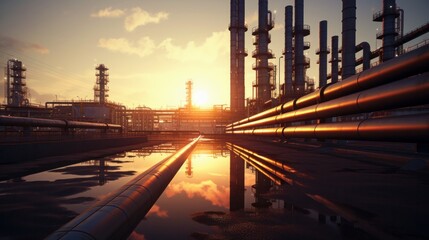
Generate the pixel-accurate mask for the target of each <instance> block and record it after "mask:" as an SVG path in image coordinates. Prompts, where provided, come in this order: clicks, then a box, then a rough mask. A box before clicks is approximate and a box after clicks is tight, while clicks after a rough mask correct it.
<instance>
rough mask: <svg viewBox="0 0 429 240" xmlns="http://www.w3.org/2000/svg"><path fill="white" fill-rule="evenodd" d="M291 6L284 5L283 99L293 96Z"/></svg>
mask: <svg viewBox="0 0 429 240" xmlns="http://www.w3.org/2000/svg"><path fill="white" fill-rule="evenodd" d="M292 21H293V7H292V6H286V8H285V53H284V54H285V68H284V69H285V84H284V89H283V92H284V95H285V99H286V100H288V99H293V98H294V91H293V90H294V88H293V85H292V73H293V68H292V64H293V52H292V51H293V49H292V39H293V31H292V29H293V27H292V24H293V22H292Z"/></svg>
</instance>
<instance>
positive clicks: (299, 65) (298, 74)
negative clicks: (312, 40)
mask: <svg viewBox="0 0 429 240" xmlns="http://www.w3.org/2000/svg"><path fill="white" fill-rule="evenodd" d="M303 31H304V0H295V49H294V52H295V94H296V96H295V97H300V96H302V95H304V92H305V89H304V87H305V76H304V75H305V69H304V67H305V59H304V33H303Z"/></svg>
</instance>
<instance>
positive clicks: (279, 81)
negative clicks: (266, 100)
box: [278, 55, 283, 100]
mask: <svg viewBox="0 0 429 240" xmlns="http://www.w3.org/2000/svg"><path fill="white" fill-rule="evenodd" d="M282 58H283V55H282V56H280V57H279V65H278V66H279V88H278V89H279V95H278V96H279V100H280V74H281V71H280V59H282Z"/></svg>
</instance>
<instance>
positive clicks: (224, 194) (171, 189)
mask: <svg viewBox="0 0 429 240" xmlns="http://www.w3.org/2000/svg"><path fill="white" fill-rule="evenodd" d="M182 192H183V193H186V196H187V197H188V198H190V199H192V198H194V197H201V198H204V199H206V200H208V201H210V203H211V204H212V205H214V206H220V207H224V208H228V206H229V200H228V195H229V194H228V192H229V188H227V187H224V186H218V185H217V184H216V183H214V182H213V181H212V180H205V181H202V182H199V183H190V182H184V181H182V182H179V183H171V184H170V185H169V186H168V187H167V189H166V190H165V194H166V196H167V197H168V198H171V197H173V196H175V195H176V194H180V193H182Z"/></svg>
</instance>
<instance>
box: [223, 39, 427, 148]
mask: <svg viewBox="0 0 429 240" xmlns="http://www.w3.org/2000/svg"><path fill="white" fill-rule="evenodd" d="M428 60H429V46H425V47H422V48H419V49H417V50H415V51H412V52H409V53H407V54H404V55H402V56H400V57H397V58H394V59H391V60H389V61H387V62H384V63H382V64H380V65H379V66H376V67H374V68H371V69H369V70H366V71H363V72H361V73H360V74H356V75H353V76H350V77H349V78H347V79H345V80H343V81H341V82H338V83H334V84H331V85H328V86H326V87H324V88H321V89H320V90H318V91H316V92H314V93H311V94H308V95H306V96H303V97H300V98H296V99H294V100H292V101H289V102H286V103H284V104H282V105H279V106H277V107H275V108H272V109H269V110H267V111H264V112H261V113H259V114H256V115H254V116H251V117H249V118H245V119H242V120H240V121H237V122H235V123H233V124H230V125H228V126H227V128H226V133H229V134H246V135H249V134H250V135H262V136H276V137H285V138H318V139H323V138H333V139H358V140H381V141H383V140H386V141H409V142H426V141H427V137H429V115H428V114H423V115H412V116H401V117H392V118H387V117H386V118H379V119H366V120H362V121H357V122H336V123H323V121H320V119H325V118H330V117H337V116H345V115H351V114H360V113H368V112H374V111H383V110H390V109H395V108H401V107H412V106H418V105H424V104H429V99H428V98H427V92H428V91H429V72H428V71H427V69H429V62H428ZM309 120H316V121H317V122H318V124H310V125H302V126H285V125H290V124H291V123H293V122H300V121H309ZM313 123H314V122H313ZM295 125H296V124H295ZM384 131H386V132H384Z"/></svg>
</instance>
